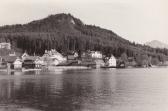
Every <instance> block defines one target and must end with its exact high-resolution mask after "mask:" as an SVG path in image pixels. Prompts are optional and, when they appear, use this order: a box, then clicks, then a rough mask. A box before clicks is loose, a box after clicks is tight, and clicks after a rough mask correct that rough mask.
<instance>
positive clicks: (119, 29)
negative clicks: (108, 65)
mask: <svg viewBox="0 0 168 111" xmlns="http://www.w3.org/2000/svg"><path fill="white" fill-rule="evenodd" d="M57 13H71V14H72V15H73V16H75V17H77V18H79V19H81V20H82V21H83V22H84V23H85V24H92V25H96V26H100V27H102V28H106V29H109V30H112V31H113V32H115V33H117V34H118V35H120V36H121V37H123V38H125V39H127V40H130V41H134V42H136V43H141V44H143V43H145V42H148V41H152V40H159V41H161V42H164V43H167V44H168V31H167V29H168V0H0V26H3V25H11V24H24V23H28V22H31V21H33V20H38V19H41V18H45V17H47V16H48V15H51V14H57Z"/></svg>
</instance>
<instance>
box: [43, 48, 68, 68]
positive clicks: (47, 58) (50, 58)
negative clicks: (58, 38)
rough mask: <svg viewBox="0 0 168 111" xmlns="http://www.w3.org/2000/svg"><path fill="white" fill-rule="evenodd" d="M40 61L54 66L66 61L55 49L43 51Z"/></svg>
mask: <svg viewBox="0 0 168 111" xmlns="http://www.w3.org/2000/svg"><path fill="white" fill-rule="evenodd" d="M42 60H43V61H44V64H46V65H54V66H56V65H58V64H60V63H63V62H66V61H67V59H66V58H65V57H64V56H63V55H62V54H60V53H59V52H57V51H56V50H55V49H52V50H50V51H45V54H44V55H43V56H42Z"/></svg>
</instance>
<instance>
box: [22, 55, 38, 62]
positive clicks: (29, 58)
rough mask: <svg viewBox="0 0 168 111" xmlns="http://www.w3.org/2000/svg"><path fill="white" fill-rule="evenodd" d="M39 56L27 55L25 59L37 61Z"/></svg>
mask: <svg viewBox="0 0 168 111" xmlns="http://www.w3.org/2000/svg"><path fill="white" fill-rule="evenodd" d="M38 58H39V57H38V56H27V57H25V60H32V61H35V60H36V59H38Z"/></svg>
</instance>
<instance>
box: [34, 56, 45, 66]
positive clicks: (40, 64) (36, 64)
mask: <svg viewBox="0 0 168 111" xmlns="http://www.w3.org/2000/svg"><path fill="white" fill-rule="evenodd" d="M34 63H35V67H36V68H41V66H43V65H44V61H43V60H41V59H40V58H37V59H36V60H35V61H34Z"/></svg>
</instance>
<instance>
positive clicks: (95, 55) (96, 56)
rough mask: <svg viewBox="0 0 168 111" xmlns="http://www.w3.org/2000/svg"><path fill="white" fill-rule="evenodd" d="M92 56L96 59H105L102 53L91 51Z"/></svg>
mask: <svg viewBox="0 0 168 111" xmlns="http://www.w3.org/2000/svg"><path fill="white" fill-rule="evenodd" d="M90 54H91V57H92V58H95V59H102V58H103V55H102V53H101V52H100V51H91V52H90Z"/></svg>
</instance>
